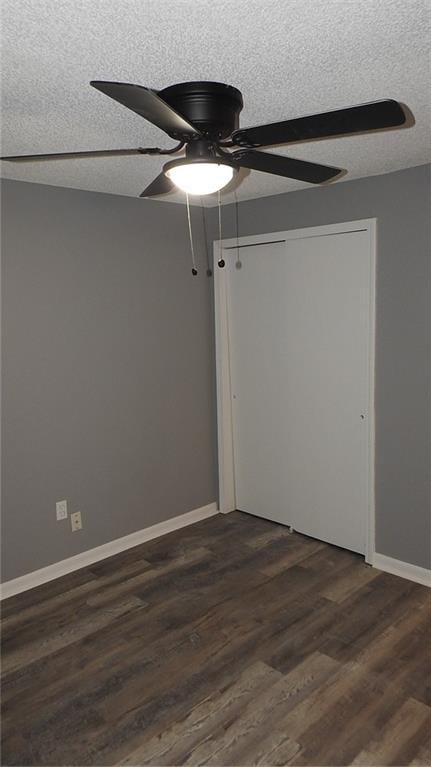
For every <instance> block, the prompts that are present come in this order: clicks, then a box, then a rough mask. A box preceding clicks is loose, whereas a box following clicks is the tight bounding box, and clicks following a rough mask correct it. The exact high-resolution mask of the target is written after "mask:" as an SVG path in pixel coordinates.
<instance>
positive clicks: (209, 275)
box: [201, 197, 213, 277]
mask: <svg viewBox="0 0 431 767" xmlns="http://www.w3.org/2000/svg"><path fill="white" fill-rule="evenodd" d="M201 210H202V224H203V230H204V240H205V254H206V257H207V277H211V275H212V273H213V272H212V269H211V264H210V257H209V253H208V237H207V222H206V218H205V208H204V204H203V202H202V197H201Z"/></svg>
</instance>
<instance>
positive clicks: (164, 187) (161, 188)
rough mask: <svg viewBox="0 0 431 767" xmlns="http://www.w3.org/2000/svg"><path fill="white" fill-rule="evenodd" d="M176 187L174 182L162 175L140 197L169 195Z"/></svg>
mask: <svg viewBox="0 0 431 767" xmlns="http://www.w3.org/2000/svg"><path fill="white" fill-rule="evenodd" d="M174 187H175V184H174V183H173V181H171V179H170V178H168V177H167V176H165V174H164V173H160V174H159V175H158V176H157V178H155V179H154V181H152V182H151V184H150V185H149V186H147V188H146V189H144V191H143V192H142V193H141V194H140V195H139V197H157V196H158V195H159V194H168V192H172V189H173V188H174Z"/></svg>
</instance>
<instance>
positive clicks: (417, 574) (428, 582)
mask: <svg viewBox="0 0 431 767" xmlns="http://www.w3.org/2000/svg"><path fill="white" fill-rule="evenodd" d="M373 567H377V569H378V570H384V572H385V573H391V574H392V575H399V576H400V577H401V578H407V579H408V580H409V581H415V582H416V583H422V584H423V585H424V586H430V587H431V570H428V569H427V568H426V567H418V566H417V565H411V564H410V563H409V562H403V561H402V560H401V559H393V558H392V557H387V556H386V555H385V554H378V553H377V552H376V553H375V554H374V557H373Z"/></svg>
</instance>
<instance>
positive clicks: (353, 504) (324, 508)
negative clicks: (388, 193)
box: [224, 231, 372, 553]
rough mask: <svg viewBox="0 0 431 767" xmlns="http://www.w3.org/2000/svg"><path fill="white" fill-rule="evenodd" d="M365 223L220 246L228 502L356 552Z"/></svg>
mask: <svg viewBox="0 0 431 767" xmlns="http://www.w3.org/2000/svg"><path fill="white" fill-rule="evenodd" d="M369 243H370V237H369V232H368V231H353V232H348V233H337V234H328V235H322V236H318V235H316V234H310V235H309V236H307V235H306V234H305V235H304V236H303V237H300V238H297V239H286V241H282V242H278V243H272V244H262V245H259V244H258V245H252V246H250V247H241V248H240V249H239V251H238V253H239V255H240V260H241V268H238V264H235V261H236V258H237V254H236V251H235V250H231V251H226V252H227V253H228V256H227V258H226V274H225V276H224V279H225V280H226V302H227V306H226V309H227V325H228V329H229V344H228V347H229V363H230V384H231V395H232V425H233V459H234V461H233V463H234V482H235V494H236V506H237V508H238V509H241V510H243V511H246V512H249V513H252V514H256V515H259V516H262V517H266V518H268V519H272V520H275V521H277V522H281V523H284V524H287V525H292V526H293V527H294V529H295V530H297V531H299V532H301V533H304V534H306V535H309V536H312V537H314V538H318V539H321V540H323V541H328V542H329V543H333V544H336V545H338V546H342V547H344V548H347V549H351V550H352V551H357V552H360V553H365V550H366V521H367V510H368V504H369V492H370V487H369V483H370V470H369V464H370V454H369V450H370V444H369V443H370V433H369V425H368V418H369V413H368V408H369V402H370V388H371V387H370V376H371V369H372V366H371V362H370V345H371V340H370V339H371V319H370V316H371V315H370V302H371V288H370V286H371V269H372V259H371V255H370V244H369Z"/></svg>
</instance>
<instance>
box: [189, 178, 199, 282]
mask: <svg viewBox="0 0 431 767" xmlns="http://www.w3.org/2000/svg"><path fill="white" fill-rule="evenodd" d="M186 202H187V220H188V222H189V235H190V251H191V254H192V274H193V275H194V276H196V275H197V273H198V270H197V268H196V260H195V249H194V246H193V234H192V220H191V218H190V203H189V195H188V194H187V192H186Z"/></svg>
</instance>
